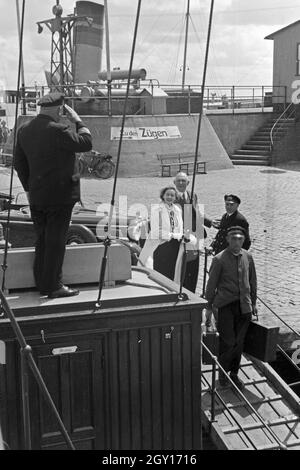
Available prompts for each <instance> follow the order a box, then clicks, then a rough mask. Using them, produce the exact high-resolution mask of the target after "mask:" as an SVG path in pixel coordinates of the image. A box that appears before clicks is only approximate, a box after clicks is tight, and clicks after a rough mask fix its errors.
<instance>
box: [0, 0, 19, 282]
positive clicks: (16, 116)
mask: <svg viewBox="0 0 300 470" xmlns="http://www.w3.org/2000/svg"><path fill="white" fill-rule="evenodd" d="M24 18H25V0H23V2H22V14H21V28H20V38H19V65H18V80H17V98H16V110H15V124H14V137H13V155H12V162H11V172H10V186H9V205H8V211H7V222H6V229H5V247H4V255H3V263H2V265H1V267H2V270H3V277H2V291H4V290H5V280H6V270H7V255H8V234H9V225H10V216H11V204H12V192H13V179H14V166H15V148H16V141H17V120H18V112H19V103H20V84H21V71H22V61H23V33H24Z"/></svg>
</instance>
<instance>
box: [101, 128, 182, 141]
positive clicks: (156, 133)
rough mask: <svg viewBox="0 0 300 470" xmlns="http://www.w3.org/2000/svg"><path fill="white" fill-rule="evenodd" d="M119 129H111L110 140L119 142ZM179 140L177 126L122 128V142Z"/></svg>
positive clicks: (179, 135)
mask: <svg viewBox="0 0 300 470" xmlns="http://www.w3.org/2000/svg"><path fill="white" fill-rule="evenodd" d="M120 135H121V127H112V128H111V133H110V140H120ZM161 139H181V134H180V131H179V129H178V126H162V127H146V126H145V127H124V132H123V140H161Z"/></svg>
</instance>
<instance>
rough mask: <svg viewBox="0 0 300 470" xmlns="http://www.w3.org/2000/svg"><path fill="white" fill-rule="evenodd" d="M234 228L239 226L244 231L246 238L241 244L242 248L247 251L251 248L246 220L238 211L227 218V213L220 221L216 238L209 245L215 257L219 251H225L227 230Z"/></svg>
mask: <svg viewBox="0 0 300 470" xmlns="http://www.w3.org/2000/svg"><path fill="white" fill-rule="evenodd" d="M235 226H239V227H242V228H244V229H245V231H246V237H245V241H244V244H243V248H244V250H249V248H250V246H251V240H250V235H249V224H248V222H247V220H246V218H245V217H244V216H243V214H241V213H240V212H239V211H236V212H234V213H233V214H231V215H230V216H228V217H227V213H226V214H224V215H223V217H222V219H221V222H220V228H219V231H218V233H217V235H216V238H215V239H214V241H213V242H212V244H211V246H212V248H213V249H214V253H215V254H216V255H217V254H218V253H220V252H221V251H223V250H225V248H227V241H226V235H227V229H228V228H229V227H235Z"/></svg>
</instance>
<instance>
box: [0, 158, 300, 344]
mask: <svg viewBox="0 0 300 470" xmlns="http://www.w3.org/2000/svg"><path fill="white" fill-rule="evenodd" d="M296 169H297V168H296ZM172 180H173V178H160V177H156V178H153V177H151V178H120V179H119V180H118V182H117V192H116V206H118V201H119V197H120V196H126V195H127V197H128V205H131V204H134V203H144V204H146V205H147V206H148V207H149V206H150V204H151V203H157V202H158V201H159V191H160V189H161V188H162V187H163V186H166V185H169V183H172ZM8 188H9V171H8V169H5V168H2V169H1V171H0V191H2V192H3V191H7V190H8ZM14 188H15V189H14V192H15V193H16V192H17V191H18V190H20V186H19V182H18V180H17V178H15V179H14ZM112 188H113V180H112V179H110V180H95V179H85V180H82V200H83V202H84V203H85V204H86V205H87V206H88V207H93V206H94V205H95V204H96V205H97V204H99V203H103V202H105V203H109V202H110V201H111V192H112ZM195 191H196V193H197V194H198V197H199V200H200V201H201V202H202V203H203V204H204V205H205V213H206V215H207V216H211V217H213V218H214V217H217V218H220V216H221V215H222V214H223V213H224V202H223V196H224V194H226V193H234V194H237V195H239V196H240V198H241V200H242V203H241V205H240V211H241V212H242V213H243V214H244V215H245V216H246V217H247V219H248V221H249V224H250V234H251V238H252V247H251V252H252V253H253V256H254V259H255V263H256V267H257V274H258V295H259V297H260V298H261V299H262V300H263V301H264V302H265V303H266V304H268V305H269V306H270V307H271V308H272V309H273V310H274V311H275V312H276V313H277V314H278V315H280V316H282V318H283V319H284V320H285V321H286V322H287V323H288V324H289V325H291V326H292V327H293V328H294V329H296V330H297V331H299V332H300V229H299V227H300V223H299V221H300V197H299V195H300V172H297V171H290V170H287V169H278V168H271V167H235V168H234V169H231V170H222V171H212V172H210V173H208V174H207V175H197V176H196V183H195ZM215 234H216V230H215V229H213V228H212V229H208V238H207V241H206V244H207V245H208V244H209V243H210V241H211V239H212V238H213V237H214V235H215ZM202 279H203V257H202V259H201V267H200V275H199V281H198V287H197V292H198V294H199V295H201V293H202ZM259 307H260V309H259V310H260V313H261V315H262V318H263V321H264V322H265V323H266V324H269V325H271V324H272V325H273V324H278V326H280V327H281V330H280V332H281V334H282V336H281V339H282V341H283V342H286V343H289V344H290V343H291V341H292V340H295V336H293V335H292V336H291V337H289V335H288V330H287V328H286V327H284V326H283V325H282V323H281V322H280V321H279V320H277V319H276V318H275V317H274V316H273V315H272V314H271V312H270V311H268V309H266V308H265V307H264V306H263V305H259Z"/></svg>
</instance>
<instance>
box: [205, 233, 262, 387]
mask: <svg viewBox="0 0 300 470" xmlns="http://www.w3.org/2000/svg"><path fill="white" fill-rule="evenodd" d="M245 236H246V231H245V229H244V228H243V227H239V226H234V227H229V228H228V229H227V235H226V239H227V244H228V246H227V248H226V249H225V250H223V251H222V252H221V253H219V254H218V255H216V256H215V257H214V258H213V260H212V263H211V266H210V270H209V279H208V282H207V285H206V292H205V298H206V300H207V302H208V305H207V310H208V315H211V312H212V309H213V308H215V309H218V315H217V317H218V320H217V325H218V331H219V335H220V348H219V356H218V360H219V363H220V364H221V366H222V367H223V369H224V370H225V371H226V372H228V373H230V377H231V379H232V381H233V382H234V383H235V384H236V386H237V387H239V388H240V389H242V388H243V383H242V381H241V380H240V379H239V377H238V370H239V367H240V362H241V356H242V352H243V346H244V340H245V336H246V333H247V329H248V326H249V323H250V320H251V316H252V314H256V291H257V286H256V271H255V265H254V261H253V258H252V255H251V254H250V253H249V252H248V251H246V250H244V249H243V248H242V246H243V243H244V241H245ZM219 381H220V385H221V386H225V385H227V383H228V379H227V377H226V376H225V374H223V373H222V372H220V374H219Z"/></svg>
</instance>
